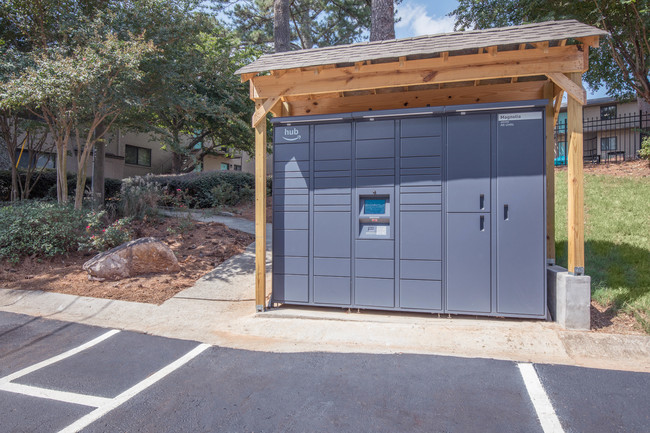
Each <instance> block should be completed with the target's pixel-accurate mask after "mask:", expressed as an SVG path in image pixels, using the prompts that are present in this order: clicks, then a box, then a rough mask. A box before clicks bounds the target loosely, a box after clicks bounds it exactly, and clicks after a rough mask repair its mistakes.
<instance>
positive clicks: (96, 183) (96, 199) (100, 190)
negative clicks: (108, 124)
mask: <svg viewBox="0 0 650 433" xmlns="http://www.w3.org/2000/svg"><path fill="white" fill-rule="evenodd" d="M103 134H104V123H103V122H101V123H100V124H99V125H97V128H95V136H96V137H101V136H102V135H103ZM105 157H106V141H105V140H104V138H103V137H102V138H100V139H99V140H98V141H97V143H95V158H94V160H93V203H94V206H95V208H96V209H98V208H101V207H103V206H104V165H105V162H106V158H105Z"/></svg>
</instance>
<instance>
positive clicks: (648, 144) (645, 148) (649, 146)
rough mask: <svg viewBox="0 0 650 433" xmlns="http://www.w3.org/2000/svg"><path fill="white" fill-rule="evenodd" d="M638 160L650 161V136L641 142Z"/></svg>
mask: <svg viewBox="0 0 650 433" xmlns="http://www.w3.org/2000/svg"><path fill="white" fill-rule="evenodd" d="M639 158H643V159H645V160H648V161H650V135H649V136H647V137H645V138H644V139H643V141H642V142H641V149H640V150H639Z"/></svg>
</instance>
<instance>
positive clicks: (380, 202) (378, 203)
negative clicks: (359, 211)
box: [363, 198, 386, 215]
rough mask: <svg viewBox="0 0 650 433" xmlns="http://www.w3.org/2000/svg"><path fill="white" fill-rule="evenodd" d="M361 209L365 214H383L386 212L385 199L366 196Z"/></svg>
mask: <svg viewBox="0 0 650 433" xmlns="http://www.w3.org/2000/svg"><path fill="white" fill-rule="evenodd" d="M363 211H364V213H365V214H366V215H383V214H385V213H386V199H378V198H377V199H376V198H372V199H371V198H367V199H365V200H364V206H363Z"/></svg>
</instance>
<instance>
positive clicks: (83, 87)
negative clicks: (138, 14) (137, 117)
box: [0, 14, 153, 209]
mask: <svg viewBox="0 0 650 433" xmlns="http://www.w3.org/2000/svg"><path fill="white" fill-rule="evenodd" d="M78 18H79V19H80V21H78V22H77V27H76V31H75V34H74V35H73V36H72V37H70V39H68V40H66V38H64V39H63V40H58V41H53V43H51V44H48V45H47V46H45V47H44V48H41V47H39V46H38V45H36V46H35V47H34V48H33V50H32V51H31V52H30V53H29V58H30V60H31V65H29V66H28V67H26V68H25V69H24V70H22V71H20V73H19V74H18V75H16V76H14V77H13V78H12V79H11V80H9V81H7V82H6V83H5V85H4V86H3V89H2V91H1V93H0V99H1V101H0V109H5V110H7V109H14V110H21V109H22V110H26V111H28V112H29V113H30V114H31V115H32V116H35V117H36V118H39V119H41V120H42V121H43V122H45V123H46V124H47V126H48V128H49V131H50V135H51V136H52V139H53V140H54V143H55V146H56V150H57V173H58V176H57V198H58V200H59V202H62V203H65V202H67V197H68V191H67V179H66V169H67V164H66V159H67V158H66V157H67V154H68V149H69V148H70V144H71V141H72V150H74V154H75V155H76V160H77V169H78V170H77V188H76V196H75V207H76V208H77V209H79V208H81V205H82V200H83V192H84V187H85V183H86V167H87V163H88V160H89V157H90V155H91V150H92V148H93V146H94V144H95V143H96V141H97V140H99V139H101V138H102V137H103V136H102V135H98V134H96V130H97V127H98V126H99V125H100V124H102V123H105V124H106V125H107V127H106V128H105V129H103V133H104V134H105V132H106V131H107V130H108V128H109V127H110V125H111V124H112V123H113V122H114V121H115V120H116V119H117V117H118V116H119V115H120V113H121V112H122V110H123V109H124V107H125V106H128V105H129V104H132V103H134V101H133V97H132V95H133V93H134V91H133V86H134V85H135V84H136V83H137V82H138V81H139V79H140V78H141V74H142V73H141V70H140V68H139V66H140V62H141V61H142V59H143V57H144V56H145V55H146V54H147V53H149V52H151V51H153V46H152V45H151V44H150V43H146V42H144V41H143V39H142V37H131V38H130V40H120V39H118V37H117V36H116V35H115V33H114V32H113V31H112V30H111V28H110V27H108V26H107V25H106V23H107V22H110V17H108V16H101V14H100V15H99V17H98V18H96V19H95V20H93V21H91V22H89V21H88V20H83V19H81V17H78ZM36 41H38V39H36Z"/></svg>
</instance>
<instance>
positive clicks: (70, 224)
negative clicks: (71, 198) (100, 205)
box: [0, 201, 96, 262]
mask: <svg viewBox="0 0 650 433" xmlns="http://www.w3.org/2000/svg"><path fill="white" fill-rule="evenodd" d="M94 218H96V214H94V213H92V212H88V211H86V210H75V209H74V208H73V207H72V206H71V205H59V204H57V203H54V202H39V201H24V202H21V203H16V204H12V205H9V206H3V207H1V208H0V258H4V259H9V260H10V261H12V262H17V261H18V260H19V259H20V258H21V257H26V256H34V257H51V256H55V255H58V254H63V253H67V252H70V251H75V250H77V249H78V248H79V246H80V245H81V244H82V243H83V242H84V239H85V238H86V236H87V235H86V226H88V225H89V224H90V223H91V222H92V221H93V219H94Z"/></svg>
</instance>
